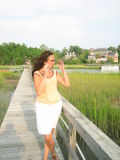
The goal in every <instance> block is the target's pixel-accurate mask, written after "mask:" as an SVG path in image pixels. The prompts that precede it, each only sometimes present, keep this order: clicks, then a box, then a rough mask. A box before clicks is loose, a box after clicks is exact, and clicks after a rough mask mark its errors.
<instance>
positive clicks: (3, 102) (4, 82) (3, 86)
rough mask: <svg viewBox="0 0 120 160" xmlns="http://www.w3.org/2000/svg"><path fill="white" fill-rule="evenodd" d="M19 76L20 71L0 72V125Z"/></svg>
mask: <svg viewBox="0 0 120 160" xmlns="http://www.w3.org/2000/svg"><path fill="white" fill-rule="evenodd" d="M20 76H21V73H20V72H16V73H13V72H0V125H1V123H2V121H3V118H4V116H5V114H6V111H7V109H8V105H9V102H10V99H11V96H12V94H13V92H14V90H15V87H16V85H17V82H18V80H19V78H20Z"/></svg>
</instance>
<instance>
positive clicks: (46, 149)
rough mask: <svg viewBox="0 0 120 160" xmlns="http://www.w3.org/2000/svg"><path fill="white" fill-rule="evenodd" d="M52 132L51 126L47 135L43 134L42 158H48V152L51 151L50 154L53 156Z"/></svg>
mask: <svg viewBox="0 0 120 160" xmlns="http://www.w3.org/2000/svg"><path fill="white" fill-rule="evenodd" d="M53 132H54V128H52V131H51V133H50V134H49V135H45V136H44V138H45V145H44V160H47V159H48V153H49V151H51V154H52V155H53V156H54V155H55V150H54V140H53V137H52V136H53Z"/></svg>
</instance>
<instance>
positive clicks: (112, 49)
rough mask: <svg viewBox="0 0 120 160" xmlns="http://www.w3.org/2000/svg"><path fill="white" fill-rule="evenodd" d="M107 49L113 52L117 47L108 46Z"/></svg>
mask: <svg viewBox="0 0 120 160" xmlns="http://www.w3.org/2000/svg"><path fill="white" fill-rule="evenodd" d="M108 50H110V51H113V52H115V51H116V50H117V49H116V48H115V47H112V46H110V47H109V48H108Z"/></svg>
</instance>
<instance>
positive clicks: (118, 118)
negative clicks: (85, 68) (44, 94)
mask: <svg viewBox="0 0 120 160" xmlns="http://www.w3.org/2000/svg"><path fill="white" fill-rule="evenodd" d="M69 78H70V83H71V87H70V88H64V87H62V86H60V85H59V91H60V93H61V94H62V95H63V96H64V97H65V98H66V99H67V100H69V101H70V102H71V103H72V104H73V105H74V106H75V107H76V108H78V109H79V110H80V111H81V112H82V113H83V114H84V115H86V116H87V117H88V118H89V119H90V120H91V121H92V122H93V123H94V124H95V125H97V126H98V127H99V128H100V129H101V130H102V131H103V132H104V133H105V134H107V135H108V136H109V137H110V138H111V139H113V140H114V141H115V142H116V143H117V144H119V145H120V74H119V73H118V74H114V73H106V74H105V73H104V74H102V73H94V74H89V73H69Z"/></svg>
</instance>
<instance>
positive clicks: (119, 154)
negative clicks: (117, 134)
mask: <svg viewBox="0 0 120 160" xmlns="http://www.w3.org/2000/svg"><path fill="white" fill-rule="evenodd" d="M31 69H32V67H31V65H30V64H29V65H28V70H29V73H30V77H32V76H31ZM61 97H62V96H61ZM62 102H63V109H62V113H63V114H64V116H65V117H66V118H67V121H68V122H69V123H68V124H67V123H66V122H65V120H64V118H63V117H62V116H61V117H60V120H62V122H63V123H64V125H65V126H66V129H67V130H68V132H67V133H68V134H67V135H66V134H65V132H64V130H63V128H62V127H61V125H60V123H58V125H57V131H58V133H59V135H60V137H61V138H62V139H63V142H64V144H65V146H66V148H67V151H68V160H79V158H78V156H77V154H76V149H77V150H78V151H79V154H80V156H81V158H82V159H83V160H92V159H86V158H85V156H84V154H83V153H82V151H81V149H80V147H79V144H78V143H77V141H76V133H78V134H79V135H80V137H82V139H83V140H84V142H85V143H86V144H87V146H88V147H89V148H90V149H91V151H92V152H93V154H94V155H95V157H97V159H98V160H120V147H119V146H118V145H117V144H115V143H114V142H113V141H112V140H111V139H110V138H109V137H108V136H107V135H105V134H104V133H103V132H102V131H101V130H100V129H99V128H97V126H95V125H94V124H93V123H92V122H91V121H90V120H89V119H88V118H87V117H85V116H84V115H83V114H82V113H81V112H80V111H79V110H78V109H76V108H75V107H74V106H73V105H72V104H71V103H70V102H68V101H67V100H66V99H65V98H64V97H62Z"/></svg>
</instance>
